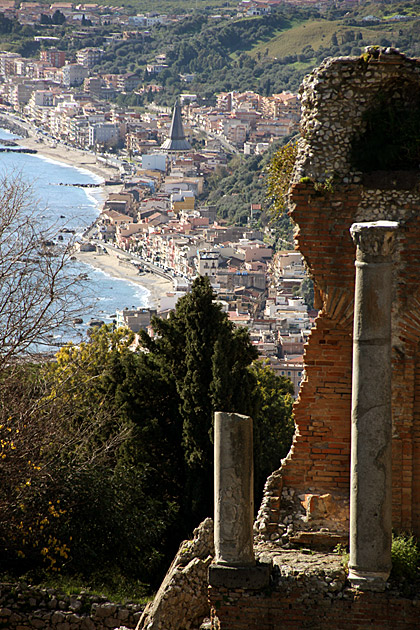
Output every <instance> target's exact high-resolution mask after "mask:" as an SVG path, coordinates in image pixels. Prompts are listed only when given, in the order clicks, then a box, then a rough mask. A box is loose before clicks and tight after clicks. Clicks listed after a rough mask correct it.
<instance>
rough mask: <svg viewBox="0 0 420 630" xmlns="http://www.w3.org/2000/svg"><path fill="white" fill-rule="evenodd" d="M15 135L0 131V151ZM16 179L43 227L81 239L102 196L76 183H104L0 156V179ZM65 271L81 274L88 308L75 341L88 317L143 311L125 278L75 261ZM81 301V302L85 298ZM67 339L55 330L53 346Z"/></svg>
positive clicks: (139, 294)
mask: <svg viewBox="0 0 420 630" xmlns="http://www.w3.org/2000/svg"><path fill="white" fill-rule="evenodd" d="M17 137H18V136H16V135H14V134H13V133H10V132H9V131H7V130H6V129H0V147H1V146H4V145H2V142H1V141H2V140H13V139H15V138H17ZM2 176H7V177H17V178H19V179H21V180H22V181H23V182H24V183H25V184H30V186H31V194H32V196H33V198H34V201H35V204H34V206H35V208H36V213H37V215H39V218H40V220H41V223H43V224H44V225H45V227H48V228H52V229H53V231H54V232H56V233H57V235H58V233H59V232H60V231H61V230H63V228H64V230H65V231H64V233H62V235H64V239H65V238H66V234H69V232H66V230H72V231H74V232H75V238H76V239H78V238H80V236H81V234H82V233H83V232H84V230H85V229H86V228H87V227H89V226H90V225H91V224H92V223H93V222H94V221H95V219H96V218H97V217H98V215H99V213H100V209H101V206H102V204H103V202H104V192H103V189H102V188H100V187H95V188H80V187H78V186H77V185H78V184H98V183H101V182H102V181H103V180H102V179H101V178H100V177H99V176H97V175H95V174H93V173H91V172H89V171H88V170H86V169H83V168H77V167H73V166H69V165H67V164H64V163H63V162H59V161H56V160H52V159H49V158H45V157H42V156H41V155H38V154H28V153H12V152H11V151H10V152H4V153H0V178H1V177H2ZM69 265H71V269H69V272H70V273H74V274H78V275H82V274H83V277H84V279H85V281H84V283H83V292H84V294H83V295H82V297H83V299H84V301H85V303H86V304H89V308H88V309H87V310H86V312H85V313H82V314H81V318H82V319H83V323H82V324H81V325H78V326H75V327H74V329H73V333H74V339H72V341H74V342H79V341H80V339H83V338H85V336H86V333H87V331H88V329H89V322H90V320H91V319H96V320H102V321H104V322H105V323H110V322H112V320H113V316H115V311H116V309H121V308H124V307H128V308H132V307H135V308H137V307H142V306H147V305H148V299H149V295H150V293H149V291H148V290H147V289H146V288H143V287H141V286H139V285H136V284H134V283H132V282H130V281H129V280H122V279H119V278H113V277H111V276H108V275H107V274H106V273H104V272H103V271H100V270H98V269H95V268H93V267H91V266H90V265H86V264H84V263H81V262H79V261H75V260H74V261H69ZM85 298H86V299H85ZM66 341H69V338H68V335H67V334H64V335H63V334H62V333H61V332H60V331H54V335H53V338H52V339H51V344H52V346H54V345H55V346H57V347H59V346H61V345H62V344H63V343H64V342H66Z"/></svg>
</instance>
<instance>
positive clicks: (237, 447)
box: [214, 412, 255, 567]
mask: <svg viewBox="0 0 420 630" xmlns="http://www.w3.org/2000/svg"><path fill="white" fill-rule="evenodd" d="M214 456H215V462H214V544H215V562H216V563H217V564H219V565H222V564H225V565H229V566H241V567H245V566H252V565H254V564H255V557H254V549H253V519H254V488H253V484H254V479H253V477H254V474H253V441H252V418H250V417H249V416H242V415H239V414H235V413H223V412H216V414H215V427H214Z"/></svg>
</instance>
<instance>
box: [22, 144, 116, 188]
mask: <svg viewBox="0 0 420 630" xmlns="http://www.w3.org/2000/svg"><path fill="white" fill-rule="evenodd" d="M16 143H17V144H18V145H19V146H21V147H25V148H27V149H35V150H36V151H37V154H38V155H40V156H42V157H46V158H49V159H51V160H55V161H57V162H63V163H64V164H68V165H69V166H74V167H76V168H83V169H86V170H87V171H90V172H91V173H93V174H94V175H97V176H99V177H101V178H102V179H103V180H108V179H112V178H114V179H115V178H118V177H119V172H118V169H116V168H111V167H110V166H106V165H104V164H99V163H98V162H97V161H96V156H95V154H94V153H92V152H90V151H83V149H76V148H75V147H67V146H65V145H63V144H60V143H57V146H52V145H51V144H48V143H47V142H45V141H44V142H37V141H36V140H35V138H34V137H33V136H29V137H27V138H21V139H19V140H16ZM104 187H105V188H107V186H104Z"/></svg>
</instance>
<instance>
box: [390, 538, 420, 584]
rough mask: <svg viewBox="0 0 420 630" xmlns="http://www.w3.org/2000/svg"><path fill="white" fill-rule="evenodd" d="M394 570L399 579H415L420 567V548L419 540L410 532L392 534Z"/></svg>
mask: <svg viewBox="0 0 420 630" xmlns="http://www.w3.org/2000/svg"><path fill="white" fill-rule="evenodd" d="M391 559H392V572H391V575H392V576H393V577H394V578H397V579H402V578H406V579H410V580H413V579H415V578H416V577H417V576H418V574H419V569H420V548H419V546H418V543H417V540H416V539H415V538H414V537H413V536H412V535H408V534H398V535H395V534H394V535H393V536H392V548H391Z"/></svg>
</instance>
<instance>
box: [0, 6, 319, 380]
mask: <svg viewBox="0 0 420 630" xmlns="http://www.w3.org/2000/svg"><path fill="white" fill-rule="evenodd" d="M7 2H9V0H7ZM7 2H6V0H0V11H2V7H3V10H4V11H6V4H7ZM23 4H26V5H28V6H27V7H26V8H25V7H24V9H25V10H26V9H27V12H26V14H27V18H28V19H29V15H33V16H35V15H36V14H37V15H38V17H39V15H40V10H41V5H38V4H37V3H29V2H28V3H23ZM23 4H22V5H20V7H22V6H23ZM12 5H13V6H12ZM244 6H246V5H244ZM7 7H9V8H8V9H7V10H10V11H11V12H12V13H13V11H15V12H18V11H22V10H23V9H22V8H19V7H17V6H15V4H14V3H11V2H9V4H8V5H7ZM250 8H251V6H249V7H248V9H247V10H250ZM47 9H48V11H49V15H51V12H53V13H52V14H54V12H55V11H60V12H61V13H63V14H64V15H65V16H66V18H67V19H70V18H71V19H76V16H77V15H78V13H79V12H80V11H83V12H84V13H83V14H84V15H85V18H86V19H92V20H94V19H97V20H100V19H101V16H102V15H103V10H104V7H100V6H99V5H89V7H87V6H85V5H72V4H71V3H66V2H60V3H55V4H53V5H50V6H48V5H42V11H45V10H47ZM260 9H261V10H265V9H264V7H262V8H261V7H260ZM106 10H107V11H108V14H110V15H113V16H114V17H115V16H117V15H118V14H119V11H118V10H115V11H114V9H113V8H110V7H106ZM267 10H269V9H268V8H267ZM19 15H20V16H22V14H21V13H20V14H19ZM88 16H89V17H88ZM120 17H121V16H120ZM134 17H135V18H136V19H133V18H132V17H131V18H130V28H133V29H141V28H143V27H149V26H150V25H151V24H153V23H154V22H153V20H152V18H157V16H150V15H149V16H134ZM143 18H144V19H143ZM34 19H35V17H34ZM159 19H162V21H161V23H164V22H165V20H164V18H163V17H162V16H160V18H159ZM127 32H129V31H127ZM102 54H103V50H102V49H100V48H96V47H89V48H85V49H82V50H79V51H78V52H77V55H76V57H74V58H68V57H67V53H66V52H65V51H62V50H60V47H59V42H58V41H55V40H54V41H49V42H48V45H45V46H44V50H43V51H42V52H41V54H40V58H39V59H27V58H23V57H21V56H20V55H18V54H15V53H10V52H0V98H1V100H2V103H3V105H2V106H1V107H2V108H3V111H5V112H12V113H14V114H15V115H16V116H17V117H18V118H21V119H24V120H25V121H26V122H29V123H31V124H32V125H33V127H34V128H35V130H36V134H37V141H38V142H39V143H49V144H50V145H52V146H55V145H56V144H58V143H60V142H63V143H66V144H68V145H72V146H75V147H79V148H82V149H85V150H94V151H95V152H96V154H97V160H98V161H106V162H107V163H108V164H111V165H114V166H116V167H118V169H119V170H118V171H117V170H116V180H118V181H119V182H120V183H121V190H120V191H119V192H117V193H113V194H110V195H109V198H108V199H107V201H106V203H105V204H104V207H103V210H102V212H101V215H100V217H99V220H98V221H97V225H96V226H95V228H94V229H95V233H94V234H92V233H91V234H90V238H91V246H92V247H96V248H97V249H98V253H101V252H102V253H103V252H104V251H106V250H104V247H106V246H107V244H112V245H113V246H116V247H118V248H120V249H121V251H122V252H123V253H124V255H126V256H130V257H131V259H132V260H133V261H134V263H135V264H136V265H137V266H138V267H139V272H140V273H148V272H149V271H150V270H153V271H154V272H155V273H156V272H157V273H161V274H163V275H165V276H166V277H167V278H170V279H172V280H173V291H172V292H171V293H170V294H168V295H167V296H165V297H164V298H163V299H162V300H161V303H160V307H159V311H158V314H160V316H165V313H166V312H168V309H171V308H174V306H175V304H176V301H177V299H178V298H179V297H180V296H181V295H183V294H184V293H185V291H187V290H188V287H189V285H190V284H191V281H192V279H193V278H194V277H195V276H196V275H197V274H200V275H205V276H208V277H209V278H210V281H211V283H212V286H213V288H214V290H215V292H216V294H217V297H218V300H219V301H220V304H221V306H222V308H223V309H224V310H225V311H226V313H227V315H228V317H229V319H230V320H231V321H232V323H234V324H235V325H237V326H247V327H248V328H249V330H250V333H251V338H252V343H254V344H255V346H256V347H257V348H258V350H259V352H260V355H261V356H262V357H264V358H265V359H266V360H267V361H269V362H270V364H271V365H272V366H273V368H274V369H275V370H276V372H277V373H278V374H280V375H282V376H286V377H289V378H291V380H292V381H293V383H294V385H295V389H296V391H297V390H298V388H299V384H300V382H301V380H302V378H303V367H302V353H303V345H304V343H305V340H306V337H307V335H308V330H309V328H310V325H311V319H310V314H308V310H307V307H306V305H305V304H304V303H303V300H302V299H301V298H297V297H296V293H297V291H298V289H299V286H300V284H301V282H302V280H303V279H304V278H305V271H304V268H303V265H302V260H301V257H300V255H299V254H297V253H295V252H289V251H284V252H277V253H276V254H273V250H272V248H271V246H270V245H269V243H270V238H269V236H270V234H269V232H270V231H269V230H268V229H265V230H262V229H261V228H260V227H259V222H258V218H259V216H260V214H261V206H260V204H256V203H251V204H250V207H249V217H248V223H247V224H246V225H243V226H236V225H228V224H227V223H226V222H225V221H223V220H220V219H218V218H217V208H216V207H212V206H203V205H202V203H201V202H200V195H201V194H202V192H203V189H204V185H205V180H206V178H207V177H208V176H209V175H211V174H212V173H213V172H214V171H215V169H217V168H219V167H220V166H223V165H225V164H226V163H227V161H228V153H227V151H228V150H230V151H232V150H233V151H236V152H238V151H243V152H244V153H246V154H249V153H254V152H255V153H260V152H262V151H264V150H266V149H267V147H268V146H269V144H270V143H271V142H273V141H275V140H277V139H279V138H282V137H284V136H287V135H289V134H290V133H291V132H293V131H294V130H295V129H296V128H297V125H298V121H299V104H298V99H297V95H296V94H292V93H289V92H284V93H281V94H272V95H270V96H262V95H260V94H257V93H255V92H252V91H247V92H236V91H232V92H225V93H221V94H218V95H217V100H216V102H215V104H214V106H212V107H209V106H203V105H200V104H199V103H198V102H197V99H196V97H195V95H194V94H187V93H185V94H182V95H180V98H179V103H178V105H176V107H175V109H174V113H173V115H172V114H171V112H170V111H166V110H165V109H161V110H159V109H158V108H150V109H149V110H146V111H144V112H142V113H140V112H139V111H134V110H133V111H131V110H129V109H123V108H120V107H118V106H117V105H115V104H113V103H112V99H113V98H114V96H115V95H116V94H117V93H118V92H119V91H123V92H131V91H135V90H139V91H140V90H142V89H144V88H143V87H142V86H141V85H140V82H139V79H138V77H136V76H135V75H132V74H131V75H130V74H125V75H122V74H121V75H116V74H112V75H111V74H100V73H99V72H97V68H98V67H100V65H99V66H98V64H100V60H101V57H102ZM165 61H166V58H165V56H164V55H163V54H162V55H157V56H156V58H155V59H154V60H153V63H151V64H150V68H148V72H149V73H151V74H153V73H159V72H160V71H162V70H163V69H164V67H165ZM183 81H185V82H186V83H187V82H188V81H189V77H188V76H185V77H183ZM181 105H182V115H183V120H184V123H183V122H182V119H181ZM184 125H185V126H184ZM196 132H200V133H201V134H202V133H203V132H204V136H205V138H206V142H205V146H201V147H200V148H199V149H195V148H193V146H194V142H193V138H194V135H195V134H196ZM226 145H227V147H228V148H227V149H226ZM111 151H113V152H116V153H117V155H111V153H110V152H111ZM88 246H89V243H84V244H83V247H88ZM103 255H106V254H103ZM150 316H151V312H150V311H149V310H148V309H131V310H129V311H128V310H127V309H125V310H122V311H121V312H119V313H117V322H118V323H124V324H125V325H128V326H130V327H131V328H132V329H133V330H134V331H135V332H137V331H138V330H139V329H140V328H147V327H148V326H149V325H150Z"/></svg>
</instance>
